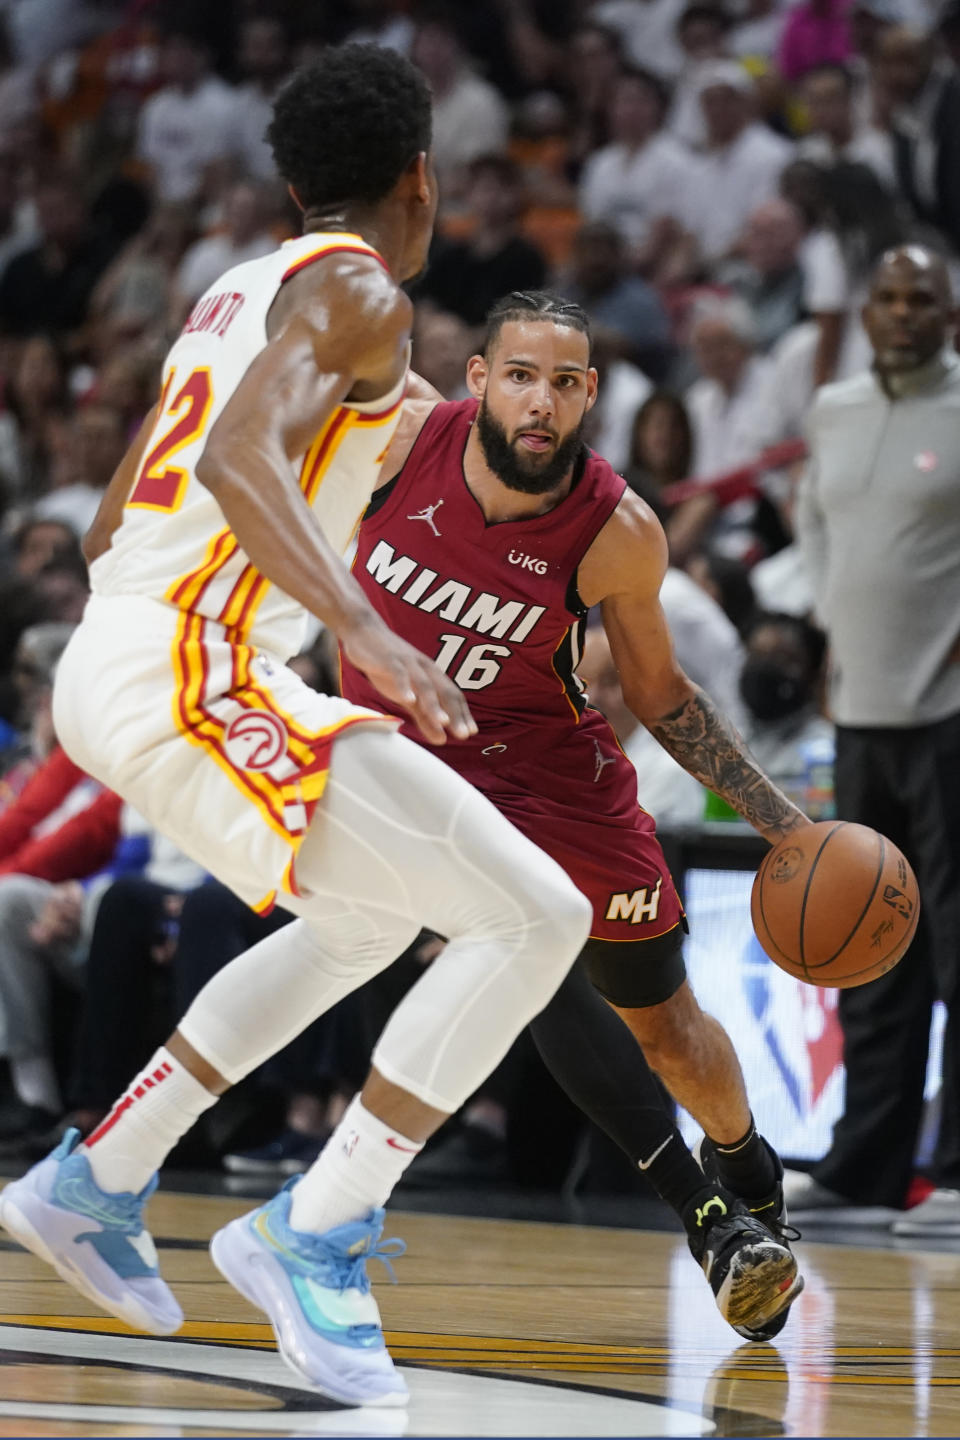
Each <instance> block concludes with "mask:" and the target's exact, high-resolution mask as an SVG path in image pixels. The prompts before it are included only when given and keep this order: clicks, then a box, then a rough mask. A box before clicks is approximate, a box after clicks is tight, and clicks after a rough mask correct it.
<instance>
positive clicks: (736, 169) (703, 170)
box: [688, 60, 793, 264]
mask: <svg viewBox="0 0 960 1440" xmlns="http://www.w3.org/2000/svg"><path fill="white" fill-rule="evenodd" d="M697 90H698V93H699V96H700V104H701V106H702V107H703V118H704V122H705V125H706V131H707V146H706V150H705V153H704V154H703V155H702V156H701V159H700V164H699V166H698V167H697V170H696V173H695V175H694V176H692V177H691V180H690V182H689V187H688V193H689V200H690V210H689V216H690V219H689V223H690V226H691V228H692V230H693V232H694V234H695V236H696V238H697V240H698V242H699V245H700V251H701V255H702V256H703V259H704V260H705V261H706V262H707V263H708V264H711V263H713V262H715V261H717V260H719V259H721V258H722V257H723V256H725V255H726V254H728V253H729V251H730V250H731V249H732V248H733V246H734V245H735V243H736V241H737V239H738V238H739V235H740V231H741V229H742V227H743V223H744V221H745V219H746V217H747V216H748V215H749V214H750V213H751V212H752V211H753V210H756V208H757V207H758V206H759V205H762V204H763V202H764V201H765V200H770V199H772V198H773V196H774V195H775V194H776V193H777V184H778V181H779V179H780V174H781V171H782V170H783V169H784V167H785V166H786V164H787V163H788V161H789V160H790V157H791V155H792V153H793V146H792V145H791V144H790V143H789V141H787V140H783V139H781V138H780V136H779V135H774V133H773V131H772V130H769V129H767V128H766V126H764V125H760V124H758V122H757V121H756V119H755V118H754V116H755V98H754V86H753V81H752V80H751V79H750V76H749V75H748V74H747V72H746V70H744V69H743V67H742V66H740V65H738V64H737V62H736V61H734V60H710V61H708V62H707V63H706V64H705V65H704V66H703V67H702V68H701V70H700V73H699V75H698V76H697Z"/></svg>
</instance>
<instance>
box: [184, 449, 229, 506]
mask: <svg viewBox="0 0 960 1440" xmlns="http://www.w3.org/2000/svg"><path fill="white" fill-rule="evenodd" d="M194 474H195V475H196V477H197V479H198V480H199V481H200V484H201V485H202V486H203V487H204V489H205V490H209V491H210V493H211V495H213V496H214V498H215V499H216V498H219V496H220V495H221V494H222V493H223V491H224V490H226V489H229V487H230V484H231V481H232V480H233V479H234V477H235V475H236V470H235V467H234V466H233V465H232V464H231V461H230V454H229V448H228V447H226V446H223V445H214V444H212V443H208V444H207V445H206V447H205V449H204V452H203V454H202V455H201V456H200V459H199V460H198V461H197V463H196V467H195V469H194Z"/></svg>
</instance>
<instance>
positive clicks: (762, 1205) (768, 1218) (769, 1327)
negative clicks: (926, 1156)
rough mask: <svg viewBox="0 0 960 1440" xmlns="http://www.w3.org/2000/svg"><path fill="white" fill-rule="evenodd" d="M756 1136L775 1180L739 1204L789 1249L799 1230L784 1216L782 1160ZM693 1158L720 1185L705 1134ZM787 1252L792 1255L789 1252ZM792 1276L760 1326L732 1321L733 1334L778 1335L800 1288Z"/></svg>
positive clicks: (747, 1336)
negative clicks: (782, 1298)
mask: <svg viewBox="0 0 960 1440" xmlns="http://www.w3.org/2000/svg"><path fill="white" fill-rule="evenodd" d="M760 1138H761V1139H762V1140H763V1143H764V1145H765V1146H766V1149H767V1151H768V1153H769V1155H770V1158H771V1160H772V1161H773V1166H774V1171H775V1172H776V1182H775V1184H774V1187H773V1189H772V1190H770V1191H769V1192H768V1193H767V1194H766V1195H763V1196H761V1197H760V1198H759V1199H756V1198H755V1199H753V1200H745V1199H744V1200H742V1202H741V1203H742V1204H743V1206H744V1208H745V1209H746V1212H747V1214H748V1215H750V1216H751V1217H752V1218H753V1219H755V1220H757V1221H759V1222H760V1224H761V1225H763V1227H764V1228H765V1229H766V1230H767V1231H768V1232H769V1234H770V1235H771V1236H772V1237H773V1239H774V1240H776V1241H777V1242H778V1243H779V1244H780V1245H781V1246H782V1247H783V1248H784V1249H785V1250H787V1251H790V1245H791V1242H792V1241H794V1240H799V1239H800V1232H799V1230H795V1229H794V1228H793V1227H792V1226H791V1225H790V1224H789V1222H788V1218H787V1206H786V1201H785V1200H784V1196H783V1163H782V1161H781V1159H780V1156H779V1155H778V1154H777V1152H776V1151H775V1150H774V1148H773V1146H772V1145H771V1144H770V1142H769V1140H766V1139H763V1136H761V1137H760ZM693 1158H694V1159H695V1160H696V1162H697V1164H698V1165H699V1166H700V1169H701V1170H702V1171H703V1173H704V1176H705V1178H706V1179H707V1180H711V1181H713V1182H714V1184H716V1185H717V1186H721V1185H722V1183H723V1182H722V1181H721V1179H720V1165H719V1162H718V1158H717V1154H716V1151H715V1150H714V1148H713V1145H712V1144H711V1142H710V1141H709V1140H708V1139H707V1137H706V1136H703V1137H702V1138H701V1140H700V1141H699V1142H698V1143H697V1145H696V1147H695V1148H694V1152H693ZM790 1253H791V1254H792V1252H790ZM794 1269H796V1263H794ZM796 1278H797V1283H796V1285H795V1286H794V1287H793V1288H792V1289H791V1290H790V1292H789V1294H788V1298H787V1300H786V1302H785V1303H784V1304H783V1305H782V1306H781V1307H780V1308H779V1309H777V1310H776V1311H775V1312H774V1314H773V1315H771V1316H770V1317H769V1318H768V1319H767V1320H766V1321H765V1323H763V1324H762V1325H760V1326H741V1325H736V1324H735V1325H734V1329H735V1330H736V1331H737V1333H738V1334H739V1335H742V1336H743V1338H744V1339H745V1340H755V1341H763V1340H772V1339H773V1337H774V1336H775V1335H779V1334H780V1331H781V1330H782V1329H783V1327H784V1325H786V1323H787V1316H788V1314H789V1312H790V1306H791V1305H792V1304H793V1301H794V1300H795V1299H796V1298H797V1296H798V1295H799V1294H800V1291H801V1290H802V1289H803V1279H802V1277H801V1276H800V1275H797V1277H796Z"/></svg>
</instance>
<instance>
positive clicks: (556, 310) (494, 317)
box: [483, 290, 590, 358]
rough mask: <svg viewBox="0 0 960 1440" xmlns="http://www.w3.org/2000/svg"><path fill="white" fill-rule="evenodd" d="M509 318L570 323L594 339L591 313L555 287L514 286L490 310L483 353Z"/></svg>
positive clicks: (493, 343)
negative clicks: (540, 288) (528, 288)
mask: <svg viewBox="0 0 960 1440" xmlns="http://www.w3.org/2000/svg"><path fill="white" fill-rule="evenodd" d="M508 320H533V321H537V320H540V321H543V323H544V324H547V325H568V326H569V327H570V329H571V330H579V331H580V333H581V334H582V335H586V337H587V343H588V344H589V343H590V317H589V316H588V314H587V312H586V310H584V309H583V307H582V306H580V305H574V304H573V303H572V302H571V301H570V300H564V298H563V296H562V295H557V294H556V293H555V292H554V291H551V290H511V292H510V294H509V295H504V297H503V299H502V300H498V301H497V303H496V304H495V305H494V306H493V307H492V308H491V310H490V311H489V312H488V314H487V329H486V333H485V335H484V337H483V354H484V356H485V357H487V358H489V356H490V352H491V351H492V349H493V347H494V345H496V343H497V340H498V339H499V337H500V331H501V330H502V329H503V327H504V325H505V324H506V323H507V321H508Z"/></svg>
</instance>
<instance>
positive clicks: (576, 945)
mask: <svg viewBox="0 0 960 1440" xmlns="http://www.w3.org/2000/svg"><path fill="white" fill-rule="evenodd" d="M561 882H562V883H561ZM537 900H538V906H539V910H540V914H539V916H538V917H537V920H536V921H535V923H534V924H532V925H531V926H530V927H529V931H528V937H527V943H526V945H525V947H524V949H525V952H526V955H525V960H526V964H527V969H528V978H529V983H530V984H531V985H533V986H536V987H537V988H538V990H539V991H540V992H541V993H542V995H543V1002H544V1004H545V1003H546V1001H547V1000H548V999H549V998H550V996H551V995H552V994H553V993H554V991H555V990H556V989H557V987H558V985H559V984H560V982H561V981H562V980H563V977H564V976H565V975H566V974H567V972H568V970H569V969H570V966H571V965H572V964H573V962H574V960H575V959H576V957H577V956H578V955H579V954H580V951H581V950H582V949H583V946H584V944H585V942H586V939H587V936H588V935H589V933H590V926H591V923H592V921H593V906H592V905H591V904H590V902H589V900H587V899H586V897H585V896H584V895H582V894H581V893H580V891H579V890H578V889H577V888H576V886H575V885H574V884H573V883H572V882H571V881H569V880H568V879H567V878H566V876H565V875H562V874H560V875H559V878H558V879H557V880H556V881H555V882H554V883H552V884H551V885H550V886H548V887H546V888H545V889H543V890H541V891H540V893H539V894H538V896H537Z"/></svg>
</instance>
